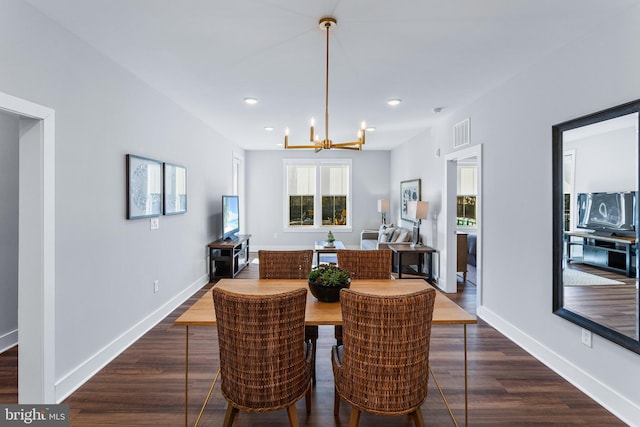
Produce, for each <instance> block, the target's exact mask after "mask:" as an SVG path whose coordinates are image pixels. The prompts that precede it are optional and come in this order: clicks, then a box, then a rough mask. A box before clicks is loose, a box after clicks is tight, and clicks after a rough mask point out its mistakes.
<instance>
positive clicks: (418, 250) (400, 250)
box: [389, 243, 436, 283]
mask: <svg viewBox="0 0 640 427" xmlns="http://www.w3.org/2000/svg"><path fill="white" fill-rule="evenodd" d="M389 249H391V250H392V251H393V252H395V253H396V256H397V259H396V261H397V267H396V268H397V271H398V279H402V267H403V266H402V255H404V254H417V255H418V265H417V267H418V271H408V273H410V274H414V275H415V274H417V275H419V276H424V273H423V272H422V265H423V264H424V256H425V255H426V256H427V262H426V264H427V281H428V282H429V283H433V253H434V252H435V251H436V250H435V249H433V248H432V247H429V246H425V245H420V246H418V245H416V246H414V247H411V245H407V244H398V245H394V244H393V243H390V244H389Z"/></svg>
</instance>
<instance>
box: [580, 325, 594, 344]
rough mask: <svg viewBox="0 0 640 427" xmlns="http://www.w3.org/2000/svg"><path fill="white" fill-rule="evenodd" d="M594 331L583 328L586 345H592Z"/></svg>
mask: <svg viewBox="0 0 640 427" xmlns="http://www.w3.org/2000/svg"><path fill="white" fill-rule="evenodd" d="M592 335H593V334H592V333H591V331H588V330H586V329H582V344H584V345H586V346H587V347H591V337H592Z"/></svg>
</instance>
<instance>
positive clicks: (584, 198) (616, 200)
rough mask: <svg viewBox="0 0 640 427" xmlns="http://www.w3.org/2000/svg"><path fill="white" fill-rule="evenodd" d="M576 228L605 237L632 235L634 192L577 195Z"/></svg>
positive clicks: (634, 206) (633, 231) (634, 213)
mask: <svg viewBox="0 0 640 427" xmlns="http://www.w3.org/2000/svg"><path fill="white" fill-rule="evenodd" d="M577 202H578V225H577V227H578V228H585V229H590V230H594V231H595V232H596V233H597V234H605V235H610V236H614V235H619V236H625V235H634V234H635V232H636V226H635V224H636V217H637V210H636V192H635V191H625V192H618V193H578V196H577Z"/></svg>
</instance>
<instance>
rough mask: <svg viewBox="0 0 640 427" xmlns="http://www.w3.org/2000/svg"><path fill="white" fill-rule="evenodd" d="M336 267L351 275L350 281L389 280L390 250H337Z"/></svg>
mask: <svg viewBox="0 0 640 427" xmlns="http://www.w3.org/2000/svg"><path fill="white" fill-rule="evenodd" d="M337 254H338V265H339V266H340V267H341V268H344V269H345V270H347V271H348V272H349V273H350V274H351V278H352V279H390V278H391V259H392V252H391V249H377V250H364V249H344V250H339V251H338V252H337Z"/></svg>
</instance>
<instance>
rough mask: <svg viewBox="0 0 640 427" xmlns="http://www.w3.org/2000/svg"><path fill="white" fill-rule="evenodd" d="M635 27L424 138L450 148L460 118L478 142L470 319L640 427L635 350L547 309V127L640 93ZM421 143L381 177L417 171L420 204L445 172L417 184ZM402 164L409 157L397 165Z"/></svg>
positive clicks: (448, 120) (613, 26) (617, 28)
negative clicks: (477, 232)
mask: <svg viewBox="0 0 640 427" xmlns="http://www.w3.org/2000/svg"><path fill="white" fill-rule="evenodd" d="M638 22H640V9H639V8H637V7H636V8H634V9H631V10H629V11H628V13H626V14H624V16H618V17H617V18H616V19H615V20H613V21H611V22H608V23H606V25H602V26H600V27H598V28H596V29H594V30H592V31H591V32H590V33H589V34H588V35H586V36H584V37H582V38H579V39H577V40H575V41H574V42H573V43H571V44H570V45H568V46H566V47H565V48H563V49H561V50H560V51H557V52H555V53H553V54H550V55H549V56H548V57H546V58H544V60H543V61H541V62H540V63H538V64H537V65H534V66H532V67H530V68H529V69H527V70H524V71H523V72H521V73H520V74H519V75H518V76H516V77H515V78H512V79H510V80H509V81H506V82H504V84H502V85H501V86H499V87H496V88H495V89H494V90H492V91H490V92H488V93H487V94H485V95H484V96H482V97H481V98H480V99H478V100H477V101H475V102H474V103H472V104H471V105H469V106H466V107H464V108H460V109H458V110H457V111H453V112H451V113H450V115H449V116H448V117H443V119H442V120H441V121H440V122H439V123H438V124H437V126H435V127H434V128H433V129H432V138H433V140H434V141H435V142H431V143H427V145H429V146H431V145H432V146H433V148H435V147H436V146H439V147H441V148H442V150H443V155H444V154H445V153H449V152H452V151H453V149H452V127H453V124H454V123H457V122H459V121H460V120H463V119H465V118H467V117H469V118H470V123H471V143H472V144H480V143H481V144H483V159H484V160H483V163H484V164H483V166H482V170H483V177H482V185H483V193H482V194H483V212H482V218H483V224H482V226H483V236H484V239H483V247H482V251H483V252H482V253H483V265H482V271H483V278H482V283H483V296H482V297H483V306H482V307H479V308H478V313H479V314H480V315H481V316H482V317H483V318H484V319H485V320H487V321H489V322H490V323H491V324H493V325H494V326H496V327H497V328H498V329H500V330H501V331H502V332H503V333H505V334H507V335H508V336H510V337H511V338H512V339H514V340H515V341H516V342H518V343H519V344H520V345H522V346H523V347H525V348H526V349H527V350H528V351H530V352H532V353H533V354H534V355H536V356H537V357H538V358H539V359H541V360H542V361H543V362H545V363H547V364H548V365H549V366H551V367H552V368H553V369H555V370H556V371H558V372H559V373H560V374H561V375H563V376H565V377H566V378H568V379H569V380H570V381H571V382H573V383H574V384H576V385H577V386H578V387H579V388H581V389H582V390H584V391H585V392H586V393H587V394H589V395H591V396H592V397H594V398H595V399H596V400H598V401H599V402H600V403H602V404H603V405H604V406H605V407H607V408H608V409H610V410H611V411H612V412H613V413H615V414H616V415H618V416H619V417H620V418H622V419H623V420H624V421H626V422H627V423H629V424H631V425H640V424H638V423H639V421H638V420H640V393H638V384H640V355H638V354H635V353H633V352H630V351H629V350H626V349H624V348H622V347H620V346H618V345H615V344H613V343H611V342H609V341H607V340H604V339H601V338H599V337H598V336H594V337H593V347H592V348H588V347H586V346H584V345H582V344H581V342H580V333H581V331H580V328H579V327H578V326H576V325H574V324H573V323H570V322H568V321H567V320H565V319H562V318H560V317H558V316H555V315H554V314H552V200H551V199H552V191H551V190H552V189H551V126H552V125H554V124H556V123H560V122H564V121H566V120H569V119H572V118H575V117H579V116H582V115H585V114H587V113H591V112H595V111H599V110H602V109H605V108H608V107H613V106H615V105H618V104H622V103H625V102H628V101H631V100H634V99H637V98H640V79H638V75H640V57H639V56H638V55H637V46H636V44H635V43H632V42H630V41H631V40H638V39H639V38H640V26H638V25H637V24H638ZM423 144H425V143H424V141H417V140H414V141H411V142H409V143H407V144H405V145H404V146H402V147H400V148H399V149H397V150H395V151H394V152H393V154H392V166H391V169H392V178H391V182H392V185H395V183H396V182H398V180H400V179H402V178H405V177H406V178H408V176H403V175H404V174H403V172H401V171H405V170H406V171H407V172H408V173H409V174H411V175H412V176H411V177H415V176H416V175H417V174H420V173H422V175H417V176H423V197H424V194H425V188H427V189H428V190H427V193H433V194H434V195H435V194H437V193H438V192H439V191H441V190H440V189H441V188H442V187H443V178H442V175H443V174H439V175H438V176H436V177H434V178H435V179H434V180H433V181H431V182H428V181H427V180H426V179H425V178H424V177H425V174H427V173H429V172H428V170H429V168H431V167H434V168H436V167H435V166H432V165H431V163H432V162H431V161H430V160H429V157H431V158H432V157H433V156H429V155H425V156H415V155H414V156H411V154H412V153H416V152H419V151H418V150H421V149H422V148H423ZM426 150H427V152H426V153H425V154H430V153H429V150H428V149H426ZM620 154H621V155H630V156H633V155H634V154H633V153H620ZM412 158H413V159H416V158H418V159H419V160H418V161H413V162H412V165H407V162H408V160H407V159H412ZM636 162H637V157H636ZM429 202H430V203H432V201H431V200H429ZM434 202H435V204H434V206H437V200H434ZM440 228H441V227H439V228H438V235H440V236H441V235H442V233H443V232H444V231H443V230H441V229H440ZM435 247H436V248H439V247H440V246H439V244H438V242H435ZM473 357H474V356H473V352H471V354H470V358H471V359H472V360H473ZM472 381H473V380H472ZM471 387H475V386H474V385H473V384H472V385H471Z"/></svg>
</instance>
